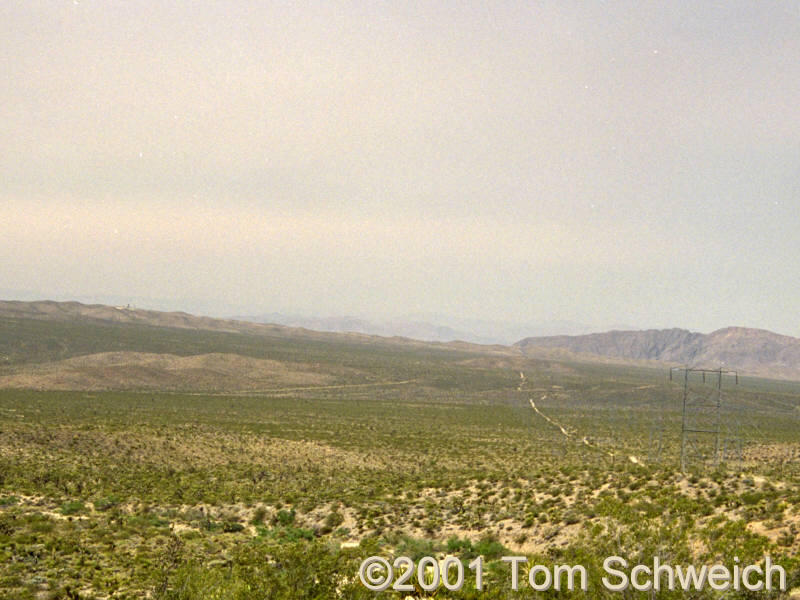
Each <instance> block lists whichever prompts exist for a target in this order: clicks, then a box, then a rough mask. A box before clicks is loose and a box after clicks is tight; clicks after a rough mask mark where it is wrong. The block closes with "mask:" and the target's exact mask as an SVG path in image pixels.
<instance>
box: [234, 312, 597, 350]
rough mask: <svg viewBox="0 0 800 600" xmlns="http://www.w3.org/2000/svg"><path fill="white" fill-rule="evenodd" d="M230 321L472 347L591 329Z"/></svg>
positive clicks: (477, 322) (441, 320) (282, 317)
mask: <svg viewBox="0 0 800 600" xmlns="http://www.w3.org/2000/svg"><path fill="white" fill-rule="evenodd" d="M232 318H233V319H237V320H240V321H249V322H252V323H275V324H278V325H285V326H287V327H302V328H304V329H312V330H314V331H332V332H341V333H345V332H355V333H364V334H367V335H380V336H385V337H393V336H400V337H407V338H411V339H414V340H420V341H426V342H452V341H456V340H462V341H465V342H470V343H474V344H503V345H506V346H508V345H511V344H513V343H514V342H515V341H517V340H518V339H520V338H522V337H524V336H526V335H550V334H553V333H559V334H583V333H588V332H589V331H591V330H592V328H591V327H589V326H588V325H582V324H579V323H572V322H569V321H553V322H551V323H547V324H513V323H507V322H502V321H491V320H484V319H465V318H453V317H447V316H443V315H425V316H423V315H410V316H407V317H403V318H396V319H385V320H379V321H378V320H371V319H365V318H362V317H352V316H343V317H307V316H300V315H286V314H282V313H276V312H273V313H267V314H264V315H247V316H235V317H232Z"/></svg>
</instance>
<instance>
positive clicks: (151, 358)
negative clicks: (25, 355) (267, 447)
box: [0, 301, 800, 388]
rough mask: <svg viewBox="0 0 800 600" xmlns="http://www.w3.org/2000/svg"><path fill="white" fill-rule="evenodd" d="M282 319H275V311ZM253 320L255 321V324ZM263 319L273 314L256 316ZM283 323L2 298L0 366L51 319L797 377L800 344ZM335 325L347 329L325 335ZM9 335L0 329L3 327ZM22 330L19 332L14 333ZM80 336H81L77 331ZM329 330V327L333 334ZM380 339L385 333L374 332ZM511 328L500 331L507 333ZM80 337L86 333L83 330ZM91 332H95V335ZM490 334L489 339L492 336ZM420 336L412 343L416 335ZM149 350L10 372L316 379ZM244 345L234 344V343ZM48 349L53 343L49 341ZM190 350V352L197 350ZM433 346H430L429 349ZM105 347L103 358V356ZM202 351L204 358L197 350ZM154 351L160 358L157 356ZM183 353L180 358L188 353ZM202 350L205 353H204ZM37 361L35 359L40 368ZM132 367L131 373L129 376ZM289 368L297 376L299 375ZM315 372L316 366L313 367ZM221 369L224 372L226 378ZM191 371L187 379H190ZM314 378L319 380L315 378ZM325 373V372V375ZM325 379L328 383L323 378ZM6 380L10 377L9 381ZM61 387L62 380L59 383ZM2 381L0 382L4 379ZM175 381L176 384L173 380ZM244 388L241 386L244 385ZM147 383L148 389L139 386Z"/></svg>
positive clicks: (737, 334) (728, 336) (656, 333)
mask: <svg viewBox="0 0 800 600" xmlns="http://www.w3.org/2000/svg"><path fill="white" fill-rule="evenodd" d="M275 316H276V319H275V320H278V318H277V317H278V316H279V315H275ZM253 319H255V318H253ZM259 319H264V320H267V319H269V315H267V316H264V317H259ZM282 320H283V321H284V323H286V324H275V323H255V322H249V321H245V320H237V319H215V318H211V317H198V316H194V315H190V314H187V313H182V312H160V311H153V310H143V309H135V308H130V307H123V306H120V307H113V306H105V305H87V304H81V303H78V302H51V301H38V302H19V301H0V334H2V336H3V340H4V343H6V345H7V348H6V351H7V355H6V356H0V366H2V364H3V362H5V364H13V362H14V361H13V354H14V351H16V350H18V349H19V348H22V347H28V346H30V345H31V344H32V343H33V342H34V341H35V340H34V341H32V340H28V339H24V337H25V334H24V333H15V331H16V330H15V328H16V327H18V326H19V323H22V322H38V323H41V322H43V321H45V322H46V321H49V322H54V323H60V324H65V323H66V324H68V323H90V324H96V325H102V324H104V323H105V324H127V325H136V326H141V327H148V328H151V330H152V331H153V332H154V333H155V332H158V334H159V335H162V336H163V335H165V334H164V332H167V333H168V332H169V330H173V331H174V330H175V329H182V330H193V331H196V332H203V331H207V332H214V333H215V334H218V335H219V334H235V335H242V334H244V335H245V336H248V338H236V339H237V340H240V339H250V338H252V337H254V336H255V337H261V336H272V337H276V336H277V337H279V338H281V339H285V340H287V341H288V342H289V343H291V340H311V339H314V340H331V341H336V340H343V341H346V340H351V341H355V342H357V343H367V344H371V343H380V344H386V343H391V344H406V345H412V346H420V347H424V346H426V345H430V341H420V339H422V340H440V341H439V342H438V344H437V345H440V346H441V344H444V345H446V346H449V347H452V348H460V349H465V348H468V349H469V350H470V351H471V352H476V353H479V354H494V355H497V354H501V355H506V356H509V357H512V356H516V357H530V358H547V359H564V360H579V361H602V362H617V363H620V362H621V363H631V364H651V365H652V364H663V365H684V364H689V365H692V366H702V367H708V368H717V367H720V366H722V367H725V368H729V369H737V370H738V371H739V372H740V373H742V374H749V375H756V376H763V377H775V378H785V379H797V380H800V339H797V338H793V337H790V336H785V335H779V334H776V333H772V332H770V331H765V330H761V329H748V328H742V327H728V328H725V329H720V330H717V331H714V332H712V333H709V334H703V333H696V332H691V331H688V330H686V329H677V328H676V329H661V330H655V329H651V330H646V331H636V330H631V331H619V330H615V331H609V332H605V333H592V334H586V335H573V336H569V335H558V336H544V337H525V338H524V339H521V340H520V341H518V342H516V343H514V344H509V345H493V346H487V345H476V344H470V343H464V342H458V341H455V340H458V339H463V338H464V337H466V336H463V335H460V334H462V333H464V332H463V331H458V330H456V329H454V328H451V327H447V326H436V325H432V324H430V323H427V322H422V321H420V322H413V321H412V322H407V323H398V322H394V323H393V322H390V321H387V322H386V323H383V324H381V323H373V322H370V321H366V320H359V319H349V320H348V319H340V320H330V319H328V320H326V319H316V320H314V319H291V318H283V319H282ZM315 327H316V328H319V329H327V330H328V332H320V331H314V330H313V328H315ZM399 327H406V329H405V330H404V331H405V333H406V334H407V335H406V337H405V338H398V337H385V336H389V335H396V333H395V332H396V331H397V330H398V329H397V328H399ZM333 328H339V330H340V331H347V333H336V332H333V333H332V332H330V330H331V329H333ZM3 330H5V331H3ZM19 331H20V332H23V329H19ZM81 331H82V330H81ZM334 331H335V329H334ZM381 333H384V334H385V336H384V337H381V336H380V335H379V334H381ZM507 333H508V332H505V334H507ZM81 335H83V333H81ZM94 335H97V334H94ZM488 337H489V336H487V338H488ZM415 338H416V339H415ZM164 339H165V341H164V342H163V344H162V345H161V346H159V347H158V348H163V349H158V352H155V353H154V349H152V348H148V349H147V352H149V353H150V354H146V355H142V354H113V355H109V354H107V352H108V351H110V350H113V351H119V350H124V351H131V350H136V351H141V349H140V348H137V347H133V346H130V347H129V346H113V345H111V346H109V345H108V344H106V345H105V346H103V344H97V343H95V341H94V340H88V341H87V340H84V342H82V343H85V344H86V348H87V351H86V352H83V353H73V354H71V355H70V356H66V355H62V354H59V353H58V352H57V349H47V348H46V350H47V352H49V354H48V356H49V357H50V359H51V360H53V363H52V364H53V365H54V366H52V367H43V366H39V367H37V369H38V371H37V372H36V373H35V374H32V375H31V374H24V373H15V377H16V379H15V380H14V381H16V382H17V383H20V382H24V381H27V379H26V377H27V376H28V375H31V376H33V375H35V376H36V379H37V380H39V381H49V382H61V383H59V385H68V384H69V381H71V380H70V378H69V377H66V378H64V376H63V371H64V369H73V370H74V369H76V368H79V369H82V370H84V371H85V370H86V369H90V368H91V369H94V368H99V367H102V368H103V369H105V371H103V373H106V372H108V371H109V370H110V371H119V372H123V371H124V372H129V371H130V372H135V373H136V377H135V378H138V379H136V380H137V381H141V382H143V383H147V382H148V381H150V379H148V377H150V375H149V374H148V373H149V372H148V369H157V370H159V372H161V371H163V372H164V373H167V372H168V373H169V376H170V377H172V378H174V379H175V381H177V382H178V383H179V381H180V379H181V377H183V375H182V373H183V374H185V373H195V375H196V373H197V372H199V371H200V370H209V369H212V368H213V365H214V364H215V363H214V360H216V359H219V360H218V362H219V363H220V364H223V363H224V365H227V366H225V367H224V368H220V371H221V376H222V375H224V376H225V377H229V378H230V377H233V375H231V373H234V372H235V373H236V374H237V375H236V376H237V377H238V376H239V374H240V373H244V372H247V373H250V374H251V375H248V377H251V378H252V380H253V383H252V385H254V386H255V385H260V384H261V383H263V382H264V381H267V380H274V381H276V382H277V381H281V382H284V383H289V382H291V381H294V379H295V378H296V377H299V378H300V379H303V380H305V379H308V380H309V381H310V380H312V379H314V377H312V376H311V375H310V373H309V374H307V373H305V372H304V371H305V370H306V367H305V366H304V365H300V366H297V365H296V366H295V367H293V369H294V371H292V372H291V373H290V372H286V371H285V370H283V371H282V372H280V373H278V370H277V365H274V364H269V363H263V364H260V363H259V364H256V363H254V362H252V361H249V362H248V361H240V360H233V359H232V358H231V356H222V355H217V356H216V359H215V358H214V356H211V355H212V354H213V353H215V352H219V350H217V349H215V348H213V347H211V346H209V345H207V344H204V343H199V342H196V341H195V342H192V343H193V344H195V346H196V347H197V348H198V351H197V352H196V353H195V352H192V355H197V356H201V355H203V356H205V358H202V359H195V360H192V361H189V360H181V359H179V358H176V357H175V356H170V353H171V352H173V351H172V350H171V349H170V346H169V342H168V336H167V337H165V338H164ZM239 343H240V342H239V341H237V342H236V344H239ZM50 345H51V346H52V345H53V344H50ZM193 347H194V346H193ZM230 347H231V349H232V351H231V350H225V353H227V354H234V355H238V354H241V352H239V351H238V350H237V348H238V346H236V345H235V344H232V345H231V346H230ZM431 347H433V346H431ZM95 348H96V357H95V358H93V359H91V360H88V359H87V360H81V361H77V362H76V361H75V360H72V361H71V362H70V361H65V362H62V363H60V364H56V363H58V360H56V359H61V360H62V361H63V360H64V359H66V358H72V357H74V356H78V355H89V354H93V353H95V352H93V351H90V350H94V349H95ZM101 350H102V351H105V352H106V354H103V352H101ZM200 350H203V352H200ZM156 354H159V356H156ZM187 354H188V353H184V356H186V355H187ZM206 354H208V355H209V356H206ZM41 364H43V363H42V362H41V361H40V365H41ZM131 369H132V370H133V371H131ZM295 371H296V372H298V373H301V374H299V375H295ZM312 371H313V369H312ZM226 373H227V374H226ZM195 375H192V377H195ZM319 375H320V373H317V374H316V376H319ZM324 375H325V376H326V377H327V376H328V375H330V373H327V372H326V373H325V374H324ZM96 379H97V381H98V383H97V385H98V386H102V385H103V379H102V377H99V376H98V377H97V378H96ZM323 379H324V377H323ZM8 382H9V380H6V383H8ZM64 382H66V383H64ZM0 383H2V382H0ZM176 385H178V384H177V383H176ZM213 385H214V383H213V382H212V381H208V382H205V383H204V386H211V387H213ZM249 385H250V384H247V385H245V386H243V388H245V387H248V386H249ZM145 387H147V386H145Z"/></svg>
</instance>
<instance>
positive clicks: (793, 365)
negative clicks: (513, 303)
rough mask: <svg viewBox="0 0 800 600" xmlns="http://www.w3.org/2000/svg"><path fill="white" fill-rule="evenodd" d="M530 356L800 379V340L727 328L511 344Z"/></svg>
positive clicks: (539, 339) (540, 339) (620, 333)
mask: <svg viewBox="0 0 800 600" xmlns="http://www.w3.org/2000/svg"><path fill="white" fill-rule="evenodd" d="M514 345H515V346H516V347H517V348H519V349H520V350H522V351H523V352H524V353H525V354H527V355H529V356H545V355H547V356H553V355H556V354H559V355H562V356H564V355H572V356H574V357H582V358H591V359H600V360H602V359H609V360H623V361H658V362H664V363H668V364H675V365H684V364H688V365H691V366H696V367H707V368H718V367H720V366H722V367H727V368H732V369H737V370H739V371H741V372H742V373H746V374H751V375H759V376H764V377H780V378H789V379H800V339H798V338H793V337H789V336H786V335H779V334H777V333H773V332H771V331H766V330H763V329H748V328H745V327H727V328H725V329H719V330H717V331H714V332H712V333H709V334H703V333H695V332H691V331H688V330H686V329H649V330H646V331H608V332H606V333H593V334H589V335H578V336H550V337H531V338H525V339H524V340H521V341H519V342H517V343H516V344H514Z"/></svg>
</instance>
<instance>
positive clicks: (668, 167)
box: [0, 0, 800, 335]
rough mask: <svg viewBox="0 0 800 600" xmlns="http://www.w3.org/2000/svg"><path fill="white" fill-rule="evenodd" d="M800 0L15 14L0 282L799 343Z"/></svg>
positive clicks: (250, 307) (13, 286) (25, 8)
mask: <svg viewBox="0 0 800 600" xmlns="http://www.w3.org/2000/svg"><path fill="white" fill-rule="evenodd" d="M798 107H800V4H799V3H798V2H797V1H796V0H795V1H792V2H760V1H759V2H750V3H745V2H733V1H726V2H713V3H712V2H678V1H667V2H642V1H636V2H595V3H590V2H568V1H564V0H560V1H557V2H541V3H540V2H527V3H523V2H487V3H465V2H449V1H444V0H436V1H434V2H430V3H426V2H363V3H360V2H352V3H349V2H348V3H342V2H331V1H325V2H319V3H303V2H275V3H267V2H252V3H251V2H233V1H231V2H219V1H217V2H211V3H209V2H203V1H191V2H189V1H188V0H187V1H185V2H160V1H159V2H156V1H152V2H150V1H148V2H144V1H136V0H126V1H124V2H122V1H111V0H106V1H93V0H75V1H73V0H69V1H53V2H40V1H35V0H20V1H13V0H12V1H10V2H5V3H3V4H2V5H0V290H2V292H0V293H2V295H3V296H5V297H6V298H13V297H20V298H22V297H26V298H29V297H51V298H57V299H67V298H81V299H84V300H86V299H96V300H100V301H102V300H104V299H108V298H114V299H120V301H122V300H124V299H126V298H129V299H131V301H135V302H137V303H139V304H142V305H145V306H146V305H147V304H148V302H149V304H150V305H151V306H153V307H157V308H174V309H187V310H192V311H196V312H203V313H206V314H215V315H224V314H236V313H239V314H241V313H248V314H255V313H263V312H271V311H281V312H291V313H300V314H316V315H337V314H355V315H363V316H367V317H373V318H374V317H380V316H387V317H393V316H398V315H402V314H406V313H420V312H422V313H439V314H444V315H452V316H457V317H476V318H488V319H498V320H503V321H516V322H530V323H544V322H548V321H550V320H555V319H558V320H569V321H575V322H580V323H587V324H590V325H592V326H595V327H598V328H602V327H605V326H608V325H612V324H617V323H625V324H630V325H634V326H637V327H663V326H682V327H688V328H692V329H696V330H700V331H710V330H713V329H716V328H718V327H723V326H726V325H734V324H735V325H745V326H753V327H764V328H768V329H773V330H776V331H779V332H782V333H787V334H792V335H800V311H798V301H800V218H798V214H799V209H800V109H798Z"/></svg>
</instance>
